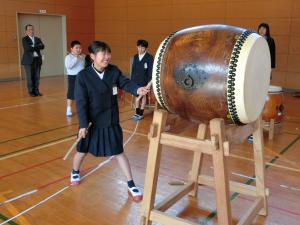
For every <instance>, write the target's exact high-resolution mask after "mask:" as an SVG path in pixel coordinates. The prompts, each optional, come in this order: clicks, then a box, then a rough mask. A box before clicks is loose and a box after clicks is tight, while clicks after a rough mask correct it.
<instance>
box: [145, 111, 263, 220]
mask: <svg viewBox="0 0 300 225" xmlns="http://www.w3.org/2000/svg"><path fill="white" fill-rule="evenodd" d="M166 117H167V112H166V111H164V110H156V111H155V112H154V117H153V123H152V124H151V127H150V132H149V135H148V137H149V139H150V145H149V153H148V161H147V169H146V175H145V185H144V199H143V202H142V207H141V221H140V224H141V225H151V224H152V221H153V222H157V223H159V224H164V225H170V224H172V225H196V223H195V222H191V221H188V220H185V219H182V218H178V217H176V216H172V215H169V214H166V213H165V211H166V210H167V209H168V208H170V207H171V206H172V205H174V204H175V203H176V202H177V201H178V200H180V199H181V198H183V197H184V196H185V195H187V194H188V195H190V196H193V197H197V190H198V184H203V185H207V186H211V187H214V188H215V190H216V203H217V212H218V224H219V225H231V224H232V218H231V205H230V191H233V192H237V193H241V194H245V195H250V196H254V197H256V200H255V201H254V203H253V205H252V206H251V207H250V208H249V209H248V211H247V212H246V213H245V214H244V215H243V216H242V218H241V219H240V221H239V222H238V223H237V224H238V225H245V224H251V222H252V221H253V219H254V218H255V217H256V216H257V214H259V215H264V216H266V215H267V189H266V188H265V168H264V157H263V149H264V146H263V136H262V135H263V133H262V125H261V119H259V120H257V121H256V123H255V126H253V129H252V130H251V131H249V128H245V129H248V131H249V132H251V133H253V139H254V143H253V150H254V161H255V176H256V186H251V185H246V184H244V183H239V182H234V181H229V179H228V169H227V165H226V164H227V161H226V157H227V156H228V155H229V149H230V147H231V146H232V144H234V142H235V141H234V140H233V139H234V138H232V139H230V138H228V141H225V125H224V121H223V119H213V120H211V121H210V139H205V137H206V131H207V125H205V124H200V125H199V127H198V133H197V137H196V138H190V137H183V136H179V135H175V134H171V133H167V132H164V128H165V124H166ZM246 126H247V125H246ZM246 126H244V127H246ZM238 129H244V128H237V130H236V132H240V130H238ZM252 131H253V132H252ZM251 133H249V134H251ZM238 135H239V134H234V135H232V137H234V136H238ZM162 145H167V146H171V147H177V148H182V149H184V150H190V151H193V152H194V157H193V162H192V167H191V171H190V175H189V180H188V181H187V182H186V183H185V184H184V185H183V186H182V187H181V188H179V189H178V190H177V191H176V192H175V193H173V194H171V195H170V196H169V197H167V198H166V199H165V200H163V201H162V202H161V203H159V204H156V205H154V203H155V195H156V188H157V180H158V172H159V165H160V159H161V151H162ZM203 154H208V155H211V156H212V161H213V169H214V176H213V177H212V176H205V175H201V174H199V173H200V171H201V164H202V156H203Z"/></svg>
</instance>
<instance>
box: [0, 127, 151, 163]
mask: <svg viewBox="0 0 300 225" xmlns="http://www.w3.org/2000/svg"><path fill="white" fill-rule="evenodd" d="M123 131H124V132H126V133H132V132H133V131H130V130H126V129H123ZM136 134H137V135H139V136H144V137H147V135H146V134H143V133H139V132H137V133H136ZM75 138H76V135H74V136H72V137H68V138H65V139H62V140H59V141H53V142H51V143H47V144H42V145H40V146H38V147H33V148H29V149H27V150H24V151H22V152H16V153H15V154H11V155H8V156H3V157H1V158H0V161H1V160H4V159H9V158H13V157H16V156H20V155H24V154H26V153H29V152H34V151H37V150H40V149H43V148H47V147H50V146H53V145H57V144H60V143H63V142H66V141H70V140H73V139H75Z"/></svg>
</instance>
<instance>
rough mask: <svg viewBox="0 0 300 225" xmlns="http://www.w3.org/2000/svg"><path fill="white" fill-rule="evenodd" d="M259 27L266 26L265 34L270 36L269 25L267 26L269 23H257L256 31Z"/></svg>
mask: <svg viewBox="0 0 300 225" xmlns="http://www.w3.org/2000/svg"><path fill="white" fill-rule="evenodd" d="M261 27H264V28H266V36H270V27H269V24H267V23H261V24H259V26H258V28H257V32H258V31H259V29H260V28H261Z"/></svg>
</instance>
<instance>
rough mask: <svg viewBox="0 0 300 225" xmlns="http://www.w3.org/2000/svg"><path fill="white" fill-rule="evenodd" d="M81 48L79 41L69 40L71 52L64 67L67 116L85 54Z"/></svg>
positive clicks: (69, 114) (69, 112) (70, 114)
mask: <svg viewBox="0 0 300 225" xmlns="http://www.w3.org/2000/svg"><path fill="white" fill-rule="evenodd" d="M81 52H82V48H81V44H80V42H79V41H77V40H74V41H72V42H71V52H70V53H69V54H68V55H67V56H66V58H65V67H66V69H67V73H68V93H67V112H66V115H67V116H72V114H73V113H72V102H73V100H74V89H75V80H76V75H77V74H78V73H79V72H80V71H81V70H83V69H84V64H85V55H84V54H82V53H81Z"/></svg>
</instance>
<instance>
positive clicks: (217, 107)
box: [152, 25, 271, 124]
mask: <svg viewBox="0 0 300 225" xmlns="http://www.w3.org/2000/svg"><path fill="white" fill-rule="evenodd" d="M270 72H271V66H270V53H269V48H268V44H267V42H266V41H265V39H264V38H263V37H261V36H260V35H258V34H257V33H253V32H251V31H249V30H246V29H242V28H238V27H233V26H227V25H204V26H197V27H192V28H188V29H184V30H180V31H177V32H175V33H173V34H171V35H169V36H168V37H167V38H166V39H165V40H164V41H163V42H162V43H161V44H160V46H159V48H158V50H157V52H156V55H155V59H154V64H153V73H152V83H153V90H154V94H155V97H156V99H157V101H158V103H159V104H160V105H161V106H162V107H163V108H165V109H167V110H168V111H170V112H172V113H176V114H178V115H180V116H181V117H184V118H186V119H188V120H191V121H203V122H204V121H209V120H210V119H213V118H224V119H225V120H226V121H228V122H230V121H232V122H234V123H236V124H247V123H249V122H252V121H255V120H256V119H257V118H258V117H259V115H260V114H261V112H262V110H263V106H264V103H265V99H266V96H267V93H268V87H269V82H270Z"/></svg>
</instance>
